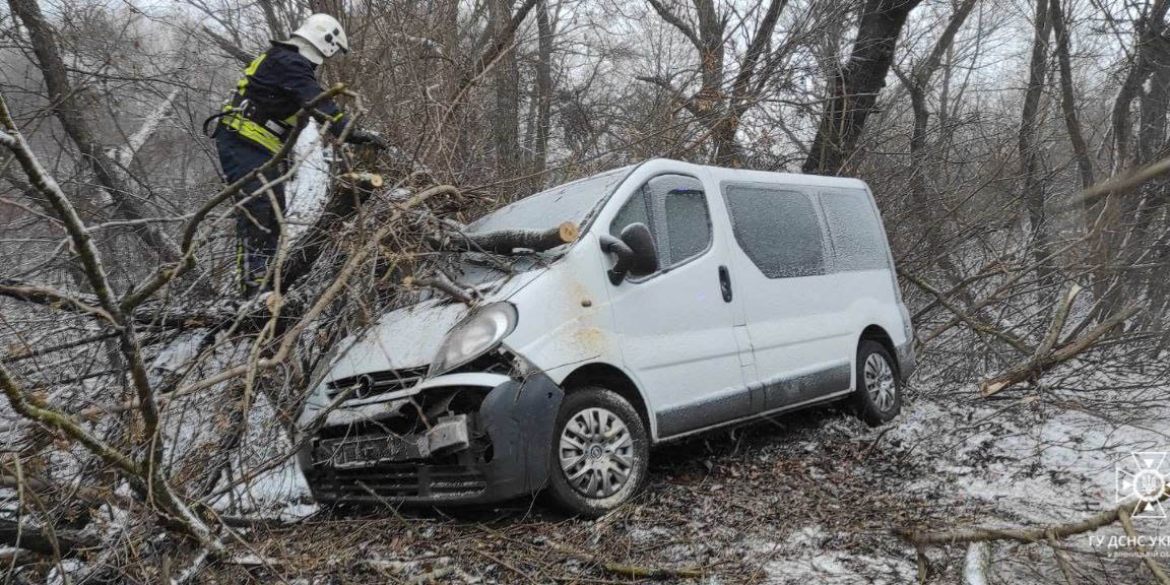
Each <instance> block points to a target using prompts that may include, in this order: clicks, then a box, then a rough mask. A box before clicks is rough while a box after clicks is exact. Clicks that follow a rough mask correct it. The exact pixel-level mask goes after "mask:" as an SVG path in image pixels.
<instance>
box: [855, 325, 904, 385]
mask: <svg viewBox="0 0 1170 585" xmlns="http://www.w3.org/2000/svg"><path fill="white" fill-rule="evenodd" d="M865 340H870V341H876V342H877V343H880V344H881V345H882V347H884V348H885V349H886V352H887V353H889V354H890V359H891V360H894V374H895V375H900V374H901V372H902V365H901V364H899V363H898V351H897V349H896V348H895V347H894V340H893V339H892V338H891V337H890V334H889V333H886V330H885V329H882V327H881V326H880V325H870V326H868V327H866V328H865V329H863V330H862V331H861V336H860V337H859V338H858V340H857V344H858V345H859V346H860V345H861V342H862V341H865Z"/></svg>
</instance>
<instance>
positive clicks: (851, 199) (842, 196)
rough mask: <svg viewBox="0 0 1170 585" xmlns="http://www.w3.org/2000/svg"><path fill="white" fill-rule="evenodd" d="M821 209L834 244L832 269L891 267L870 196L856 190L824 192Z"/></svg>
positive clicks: (822, 193)
mask: <svg viewBox="0 0 1170 585" xmlns="http://www.w3.org/2000/svg"><path fill="white" fill-rule="evenodd" d="M820 199H821V209H822V210H824V213H825V222H826V223H827V224H828V226H829V238H830V240H831V241H832V243H833V271H834V272H848V271H851V270H875V269H881V268H889V262H890V260H889V256H887V255H886V244H885V241H884V240H883V239H882V233H881V226H880V224H879V223H878V218H877V214H876V213H875V212H874V209H873V205H871V204H870V202H869V195H867V194H866V193H865V191H860V190H857V189H839V190H835V191H828V192H821V193H820Z"/></svg>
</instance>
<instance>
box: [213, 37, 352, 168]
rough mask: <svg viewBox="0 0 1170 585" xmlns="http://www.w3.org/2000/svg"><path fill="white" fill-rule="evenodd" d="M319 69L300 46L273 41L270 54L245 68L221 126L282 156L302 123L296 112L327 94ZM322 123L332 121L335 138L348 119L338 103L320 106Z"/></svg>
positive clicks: (318, 115)
mask: <svg viewBox="0 0 1170 585" xmlns="http://www.w3.org/2000/svg"><path fill="white" fill-rule="evenodd" d="M316 70H317V66H316V65H314V64H313V62H312V61H309V60H308V59H306V58H305V57H304V56H303V55H301V54H300V52H299V51H297V49H296V47H294V46H291V45H285V44H283V43H280V42H277V41H272V48H271V49H269V50H268V52H266V53H264V54H262V55H260V56H259V57H256V58H255V59H253V60H252V63H251V64H249V65H248V67H247V68H246V69H244V77H243V79H240V81H239V83H237V84H236V90H235V91H234V92H232V98H231V100H230V102H229V103H228V104H227V105H225V106H224V107H223V111H222V112H221V117H220V124H221V125H223V126H225V127H227V129H228V130H231V131H233V132H238V133H239V135H240V136H243V137H245V138H248V139H250V140H252V141H253V142H256V143H257V144H259V145H261V146H263V147H264V148H266V149H268V150H270V151H272V152H276V151H278V150H280V147H281V145H283V144H284V139H285V138H287V137H288V135H289V132H290V131H291V130H292V127H293V125H294V124H296V113H297V111H299V110H300V109H301V108H302V107H304V105H305V104H306V103H308V102H309V101H310V100H312V99H313V98H315V97H317V96H318V95H321V93H322V92H324V91H325V90H324V89H323V88H322V87H321V84H320V83H319V82H318V81H317V72H316ZM313 109H314V117H316V118H317V119H318V121H321V122H324V121H326V120H328V121H331V122H332V123H333V124H332V126H331V127H330V128H331V130H332V132H333V133H334V134H335V135H340V134H341V132H342V130H344V129H345V126H346V123H347V122H348V118H347V116H346V115H345V112H342V111H341V109H340V108H338V107H337V104H335V103H333V100H322V101H320V102H317V104H316V105H315V106H314V108H313Z"/></svg>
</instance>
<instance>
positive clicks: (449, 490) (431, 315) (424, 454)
mask: <svg viewBox="0 0 1170 585" xmlns="http://www.w3.org/2000/svg"><path fill="white" fill-rule="evenodd" d="M514 319H515V309H514V308H512V307H511V305H509V304H508V303H503V302H501V303H493V304H490V305H486V306H483V307H480V308H477V309H475V310H467V308H466V307H464V306H461V305H456V304H450V303H448V304H436V303H435V302H428V303H423V304H422V305H421V306H416V307H412V308H408V309H403V310H400V311H396V312H394V313H390V314H389V315H387V316H386V319H385V320H384V323H382V324H381V325H380V326H379V327H378V331H376V332H375V335H373V336H371V337H370V338H368V339H366V340H364V341H363V342H360V343H357V344H355V345H353V346H352V347H350V348H349V349H348V351H347V353H346V355H345V356H343V357H342V358H341V359H340V360H338V362H337V364H336V365H335V366H334V367H333V371H332V372H331V375H330V377H329V378H328V381H327V382H325V383H324V384H322V385H321V387H320V388H319V389H318V392H316V393H315V395H314V400H312V401H311V404H310V407H309V408H308V409H307V411H306V417H309V418H316V419H318V420H319V423H318V426H319V430H317V431H316V433H315V435H314V437H313V438H312V439H310V440H309V441H308V443H307V444H306V445H305V447H304V448H303V450H302V452H301V453H300V463H301V467H302V469H303V471H304V473H305V477H306V479H307V480H308V483H309V486H310V488H311V489H312V492H313V495H314V497H315V498H316V499H317V500H318V501H321V502H368V503H378V502H407V503H411V502H413V503H443V502H451V503H454V502H459V503H478V502H488V501H499V500H504V499H508V498H511V497H515V496H520V495H525V494H532V493H535V492H536V491H538V490H539V489H540V488H541V487H543V484H544V482H545V480H546V478H547V477H548V465H549V461H548V459H549V453H550V450H549V448H548V445H549V444H550V442H551V440H552V438H551V437H552V428H553V422H554V421H555V419H556V414H557V411H558V409H559V408H560V404H561V399H562V397H563V396H564V392H563V391H562V390H561V388H560V387H559V386H558V385H557V384H555V383H554V382H553V381H552V380H551V379H550V378H549V377H548V376H547V375H545V374H544V373H542V372H539V371H534V370H535V369H534V368H533V367H531V366H530V365H528V364H527V362H526V361H525V360H524V359H523V358H521V357H519V356H518V355H517V354H515V353H514V352H513V351H512V350H511V349H509V348H508V347H507V346H505V345H504V344H503V343H501V342H500V339H501V338H502V337H504V336H506V334H507V333H508V332H510V329H511V327H512V324H510V323H508V321H509V320H512V321H513V322H514ZM452 321H454V323H455V324H454V325H453V326H451V327H450V331H449V332H448V333H447V335H446V336H445V337H444V338H443V339H442V340H438V339H436V338H435V335H434V332H435V331H436V330H437V331H440V332H441V331H445V330H446V329H448V327H447V325H448V323H451V322H452ZM428 333H429V334H428ZM400 340H405V341H400ZM387 345H390V347H387ZM453 345H454V346H456V347H452V346H453ZM427 346H429V347H430V349H431V350H432V351H433V350H434V348H435V347H437V348H438V350H437V352H436V354H435V355H433V356H432V358H431V360H430V361H429V363H422V364H420V358H422V355H424V354H423V351H424V348H425V347H427ZM484 348H488V349H487V351H483V350H484ZM387 357H389V358H390V359H386V358H387ZM383 360H385V361H386V362H387V363H385V364H381V365H379V362H382V361H383ZM389 362H398V363H412V362H413V363H415V364H420V365H416V366H414V367H405V368H393V367H389V366H390V363H389ZM330 408H332V410H330ZM322 417H323V418H322Z"/></svg>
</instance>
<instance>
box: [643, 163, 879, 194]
mask: <svg viewBox="0 0 1170 585" xmlns="http://www.w3.org/2000/svg"><path fill="white" fill-rule="evenodd" d="M656 162H668V163H670V164H671V165H672V166H674V167H676V168H677V167H678V165H686V166H690V167H695V168H696V169H699V168H701V169H705V170H706V171H707V172H709V173H711V175H712V176H713V177H714V178H715V180H716V181H719V182H723V181H745V182H758V183H782V184H787V185H805V186H809V187H843V188H851V189H868V187H867V186H866V184H865V181H862V180H861V179H851V178H848V177H826V176H823V175H805V174H801V173H774V172H770V171H752V170H747V169H733V168H728V167H717V166H712V165H696V164H693V163H687V162H683V161H678V160H674V159H667V158H655V159H650V160H647V161H645V162H643V163H642V164H643V165H650V164H654V163H656Z"/></svg>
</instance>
